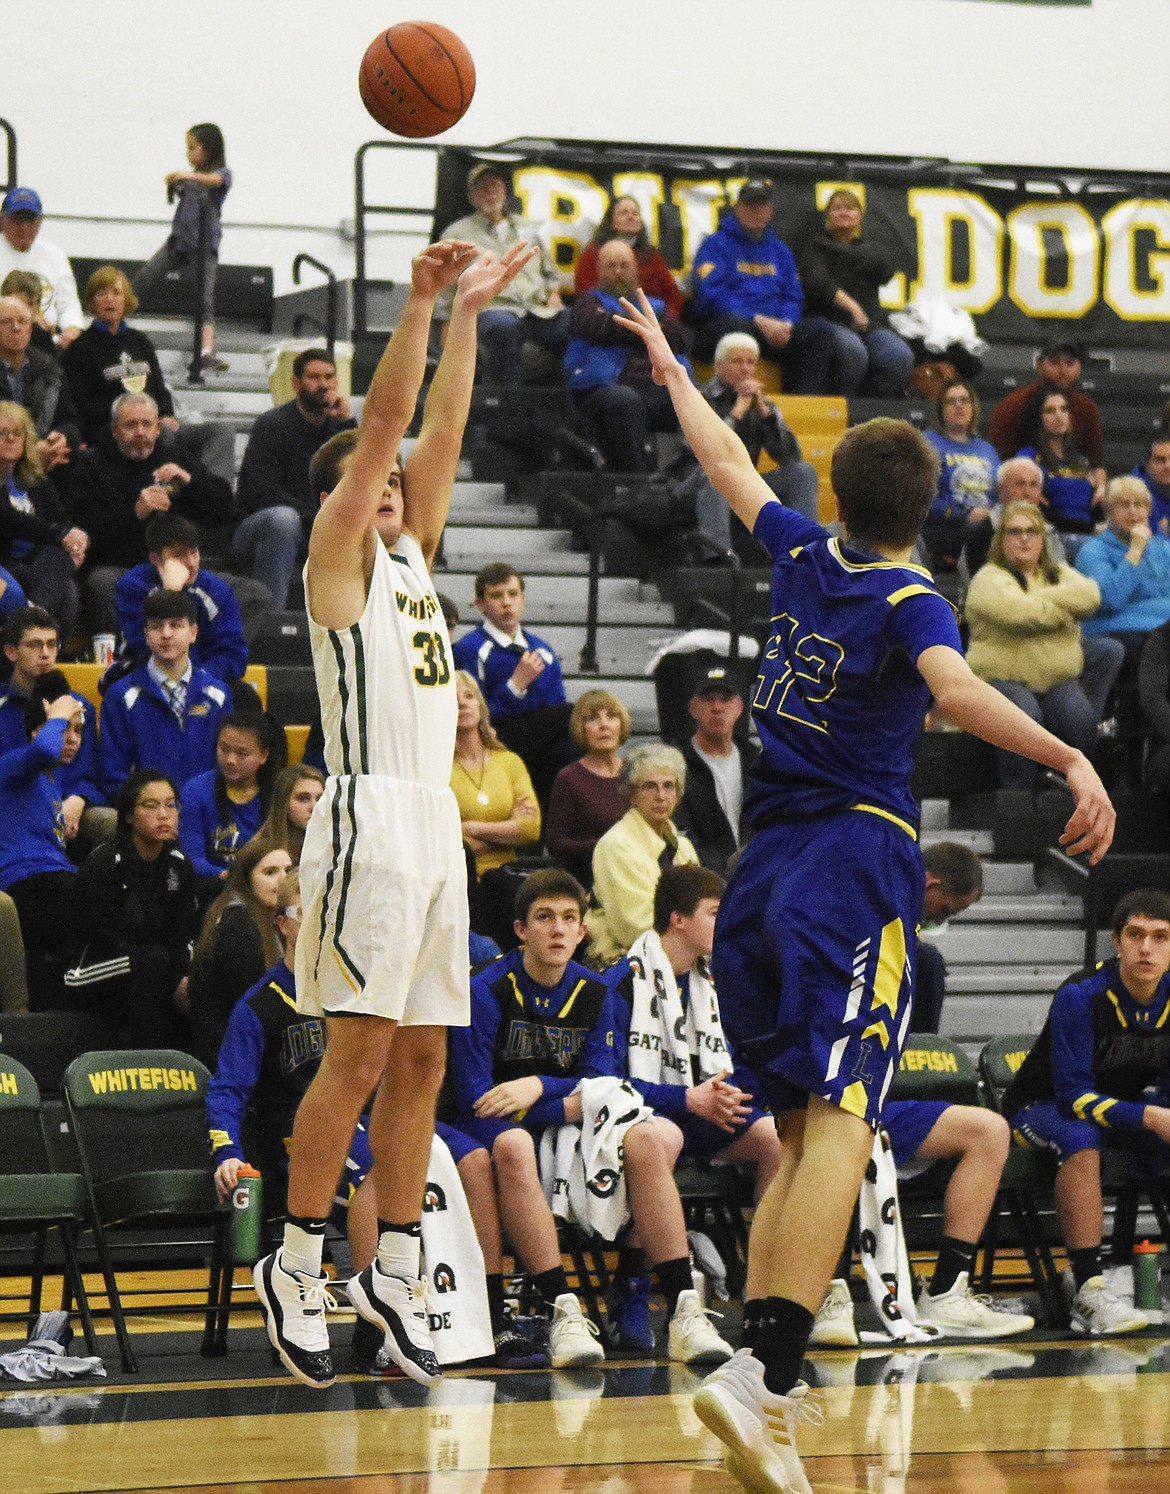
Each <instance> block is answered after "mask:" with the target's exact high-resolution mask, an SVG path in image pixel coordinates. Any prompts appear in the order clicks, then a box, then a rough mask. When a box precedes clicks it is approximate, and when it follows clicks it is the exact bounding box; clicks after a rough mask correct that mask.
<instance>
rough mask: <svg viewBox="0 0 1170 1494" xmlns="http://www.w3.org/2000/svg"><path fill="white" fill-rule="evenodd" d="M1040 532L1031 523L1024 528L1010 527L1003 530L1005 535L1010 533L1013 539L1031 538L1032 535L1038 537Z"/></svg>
mask: <svg viewBox="0 0 1170 1494" xmlns="http://www.w3.org/2000/svg"><path fill="white" fill-rule="evenodd" d="M1042 533H1043V531H1042V530H1040V529H1036V528H1034V527H1033V526H1032V525H1031V524H1029V525H1028V526H1027V528H1025V529H1020V528H1012V529H1005V530H1004V535H1005V537H1006V536H1007V535H1011V536H1012V538H1013V539H1031V538H1032V537H1033V536H1034V535H1035V536H1037V537H1038V536H1039V535H1041V534H1042Z"/></svg>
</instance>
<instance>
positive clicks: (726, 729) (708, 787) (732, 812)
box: [678, 664, 758, 877]
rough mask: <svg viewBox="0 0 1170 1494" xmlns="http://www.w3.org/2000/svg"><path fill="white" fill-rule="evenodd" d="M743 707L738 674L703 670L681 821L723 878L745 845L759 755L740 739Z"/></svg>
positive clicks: (694, 694)
mask: <svg viewBox="0 0 1170 1494" xmlns="http://www.w3.org/2000/svg"><path fill="white" fill-rule="evenodd" d="M743 708H744V700H743V691H742V687H741V685H740V682H739V680H738V678H737V677H736V675H735V674H734V673H733V672H732V671H730V670H728V669H727V668H726V667H725V666H723V665H720V664H715V665H712V666H711V667H710V668H704V669H702V670H700V672H699V673H698V675H697V676H696V678H695V682H694V684H693V685H692V687H691V695H690V700H689V702H688V704H687V710H688V711H689V712H690V716H691V720H692V721H693V722H694V723H695V730H694V734H693V736H692V737H691V739H690V741H689V742H687V743H685V745H684V746H683V749H682V755H683V761H684V762H685V763H686V774H687V777H686V788H685V789H684V791H683V796H682V801H681V803H680V804H679V807H678V819H679V824H680V825H681V826H682V828H683V829H684V830H685V831H686V833H687V834H688V835H689V836H690V839H691V843H692V844H693V845H694V848H695V850H696V851H697V852H698V856H699V860H700V861H701V862H702V864H703V865H704V866H705V867H709V868H710V869H711V870H712V871H714V872H717V873H718V874H719V875H720V876H721V877H722V876H725V875H726V874H727V863H728V862H729V861H730V859H731V857H732V856H734V855H735V853H736V851H738V850H739V847H740V844H741V837H742V832H741V818H742V815H743V806H744V800H745V799H746V797H747V774H748V769H749V768H750V767H751V765H752V763H753V762H754V761H755V759H756V753H757V751H758V749H757V748H754V747H751V746H743V747H741V746H740V745H739V743H738V742H737V741H736V740H735V728H736V726H737V725H738V724H739V719H740V717H741V716H742V715H743Z"/></svg>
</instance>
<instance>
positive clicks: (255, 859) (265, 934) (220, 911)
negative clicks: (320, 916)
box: [190, 835, 292, 1069]
mask: <svg viewBox="0 0 1170 1494" xmlns="http://www.w3.org/2000/svg"><path fill="white" fill-rule="evenodd" d="M291 865H292V858H291V856H290V855H289V854H288V852H287V851H284V850H281V849H280V847H279V846H274V845H272V844H271V843H270V842H269V841H266V840H264V839H263V838H262V837H261V836H258V835H254V836H253V837H252V839H251V840H250V841H249V842H248V843H247V845H246V846H244V847H243V848H242V849H241V851H240V853H239V855H237V856H236V858H235V860H234V861H233V862H232V866H231V870H230V871H229V873H228V877H227V881H226V883H225V885H224V889H223V891H222V892H221V893H220V895H219V896H218V897H217V898H216V900H215V901H214V902H213V903H212V905H211V907H210V908H208V910H207V916H206V917H205V918H204V920H203V928H202V929H201V931H200V933H199V937H198V939H196V941H195V947H194V949H193V950H192V953H191V981H190V995H191V1008H190V1009H191V1052H192V1053H194V1054H195V1056H196V1057H197V1058H200V1059H202V1061H203V1062H204V1063H205V1064H206V1065H207V1066H208V1068H211V1069H213V1068H214V1067H215V1061H216V1058H217V1056H218V1054H219V1045H220V1043H221V1042H222V1041H223V1035H224V1031H225V1029H226V1028H227V1024H228V1018H229V1017H230V1016H231V1014H232V1008H233V1007H234V1006H235V1004H236V1002H237V1001H239V999H240V997H241V996H242V995H243V994H244V992H245V991H247V990H248V989H249V988H250V987H251V986H254V985H255V984H256V982H257V981H258V980H259V979H260V977H261V976H262V975H263V974H264V972H265V970H268V969H270V968H271V967H272V966H273V965H275V964H276V962H277V961H278V960H279V959H280V941H279V939H278V938H277V933H276V921H275V915H276V910H277V908H278V906H279V896H280V887H281V883H282V882H283V881H284V876H285V873H286V872H287V871H288V869H289V867H290V866H291Z"/></svg>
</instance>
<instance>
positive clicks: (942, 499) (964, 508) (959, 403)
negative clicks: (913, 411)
mask: <svg viewBox="0 0 1170 1494" xmlns="http://www.w3.org/2000/svg"><path fill="white" fill-rule="evenodd" d="M934 410H935V418H936V420H937V422H938V429H937V430H931V431H926V432H925V436H926V439H927V440H928V441H929V442H930V444H931V445H932V446H933V447H934V449H935V450H936V451H937V452H938V454H939V461H940V463H941V465H940V468H939V474H938V496H937V497H936V498H935V500H934V502H933V504H931V508H930V513H929V514H927V516H926V522H925V523H924V524H923V526H922V538H923V542H924V543H925V545H926V547H927V549H928V550H929V551H930V554H931V558H932V560H933V561H935V562H936V563H939V564H942V565H945V566H947V567H948V568H953V567H954V566H955V565H957V564H958V559H959V556H960V555H961V554H962V553H963V546H964V545H965V544H966V542H967V539H968V537H969V536H970V534H971V531H972V528H973V526H974V525H976V524H982V523H983V521H984V520H985V519H989V518H990V517H991V511H992V509H993V508H994V507H995V505H996V503H997V502H998V496H997V493H996V474H997V473H998V470H999V456H998V454H997V452H996V450H995V447H994V446H992V444H991V442H990V441H984V440H981V439H980V437H979V436H978V435H976V431H977V430H978V428H979V396H978V395H977V394H976V393H975V390H974V389H973V388H972V387H971V385H970V384H965V383H963V382H962V381H961V380H958V379H952V380H951V381H950V382H949V383H946V384H944V385H943V386H942V388H941V389H940V390H939V395H938V399H937V400H936V401H935V406H934ZM1041 481H1043V479H1041ZM988 542H989V543H990V535H989V536H988Z"/></svg>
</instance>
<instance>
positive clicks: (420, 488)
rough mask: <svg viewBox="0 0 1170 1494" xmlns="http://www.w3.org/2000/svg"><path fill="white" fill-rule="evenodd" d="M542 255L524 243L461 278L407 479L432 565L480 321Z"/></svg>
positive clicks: (409, 511)
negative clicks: (489, 305)
mask: <svg viewBox="0 0 1170 1494" xmlns="http://www.w3.org/2000/svg"><path fill="white" fill-rule="evenodd" d="M536 252H537V250H536V248H535V247H532V248H529V246H528V245H527V244H524V243H520V244H516V245H514V246H513V247H512V248H511V249H510V250H509V251H508V253H507V254H505V255H504V257H503V258H502V259H501V260H499V261H496V260H495V259H494V257H493V256H492V255H491V254H485V255H484V257H483V258H482V259H480V260H477V261H476V262H475V264H473V265H471V266H470V268H468V269H465V270H464V271H463V273H462V274H461V275H460V277H459V286H458V289H457V290H456V292H455V301H454V304H453V306H452V308H451V320H450V323H449V324H448V327H447V339H446V341H445V342H444V344H443V356H442V357H441V358H440V359H439V366H438V368H437V369H436V370H435V377H434V378H433V379H432V380H431V387H430V391H429V392H428V394H427V402H426V408H425V409H424V411H423V422H422V430H421V432H420V433H419V438H418V440H417V442H416V443H415V445H414V448H413V450H412V451H411V453H410V456H409V457H408V458H407V462H406V466H405V469H404V471H403V477H402V504H403V518H402V523H403V528H404V529H406V530H408V531H409V533H411V534H413V535H414V537H415V538H416V539H417V540H418V542H419V545H420V546H421V548H422V552H423V555H424V556H425V557H426V562H427V564H428V565H430V563H431V559H432V557H433V556H434V553H435V551H436V550H437V549H438V547H439V539H440V537H441V535H442V533H443V525H444V524H445V523H446V522H447V512H448V510H449V509H450V507H451V488H452V485H453V484H454V482H455V470H456V468H457V467H458V465H459V453H460V451H461V450H462V447H463V431H464V427H465V426H466V425H467V412H468V411H469V410H470V408H471V386H472V383H473V381H474V379H475V350H476V341H475V323H476V318H477V316H478V314H479V311H480V308H481V307H483V306H486V305H487V303H488V302H489V301H491V300H494V299H495V297H496V296H498V295H499V294H500V292H501V291H502V290H503V289H504V287H505V286H506V285H507V284H508V283H509V282H510V281H511V280H512V279H514V278H515V276H516V275H517V274H518V273H519V272H520V270H522V269H523V268H524V266H525V265H526V264H527V263H528V262H529V260H530V259H532V257H533V256H534V255H535V254H536ZM416 392H417V391H416ZM363 424H364V418H363Z"/></svg>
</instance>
